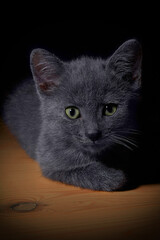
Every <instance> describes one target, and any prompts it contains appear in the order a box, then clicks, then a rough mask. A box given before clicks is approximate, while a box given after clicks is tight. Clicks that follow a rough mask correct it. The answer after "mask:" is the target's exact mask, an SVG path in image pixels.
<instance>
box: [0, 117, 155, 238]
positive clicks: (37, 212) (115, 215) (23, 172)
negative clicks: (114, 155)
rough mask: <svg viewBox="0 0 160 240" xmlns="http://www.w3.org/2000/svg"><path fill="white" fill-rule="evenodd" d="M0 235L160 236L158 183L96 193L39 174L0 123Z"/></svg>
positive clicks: (45, 236) (40, 236)
mask: <svg viewBox="0 0 160 240" xmlns="http://www.w3.org/2000/svg"><path fill="white" fill-rule="evenodd" d="M0 239H3V240H6V239H16V240H19V239H21V240H25V239H27V240H31V239H35V240H37V239H38V240H40V239H44V240H48V239H56V240H59V239H109V240H111V239H123V240H125V239H127V240H128V239H129V240H132V239H150V240H153V239H157V240H158V239H160V184H151V185H144V186H140V187H138V188H137V189H134V190H130V191H124V192H98V191H91V190H86V189H80V188H78V187H74V186H68V185H65V184H62V183H58V182H54V181H51V180H49V179H46V178H44V177H43V176H42V174H41V171H40V168H39V165H38V164H37V163H36V162H35V161H33V160H32V159H30V158H29V157H28V156H27V154H26V153H25V152H24V151H23V149H22V148H21V147H20V146H19V144H18V142H17V141H16V139H15V138H14V137H13V136H12V135H11V133H10V132H9V130H8V129H7V127H6V126H5V125H4V124H3V123H2V122H0Z"/></svg>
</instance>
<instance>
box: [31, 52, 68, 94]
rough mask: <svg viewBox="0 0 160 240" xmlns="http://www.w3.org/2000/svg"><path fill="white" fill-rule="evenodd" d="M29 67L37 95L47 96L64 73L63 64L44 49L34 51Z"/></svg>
mask: <svg viewBox="0 0 160 240" xmlns="http://www.w3.org/2000/svg"><path fill="white" fill-rule="evenodd" d="M30 66H31V71H32V74H33V78H34V81H35V83H36V87H37V90H38V93H40V94H45V95H49V94H51V93H52V92H53V90H54V88H56V87H57V86H58V85H59V83H60V79H61V75H62V73H63V72H64V66H63V62H61V61H60V60H59V59H58V58H57V57H56V56H55V55H53V54H51V53H50V52H48V51H46V50H44V49H40V48H37V49H34V50H33V51H32V52H31V55H30Z"/></svg>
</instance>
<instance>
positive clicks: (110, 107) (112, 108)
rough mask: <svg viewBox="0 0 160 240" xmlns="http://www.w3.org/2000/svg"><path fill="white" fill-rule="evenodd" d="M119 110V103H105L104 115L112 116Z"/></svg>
mask: <svg viewBox="0 0 160 240" xmlns="http://www.w3.org/2000/svg"><path fill="white" fill-rule="evenodd" d="M116 111H117V104H114V103H108V104H106V105H105V107H104V110H103V115H105V116H112V115H113V114H114V113H115V112H116Z"/></svg>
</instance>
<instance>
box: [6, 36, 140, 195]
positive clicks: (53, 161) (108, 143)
mask: <svg viewBox="0 0 160 240" xmlns="http://www.w3.org/2000/svg"><path fill="white" fill-rule="evenodd" d="M141 58H142V53H141V46H140V44H139V43H138V42H137V40H134V39H132V40H128V41H126V42H125V43H124V44H122V45H121V46H120V47H119V48H118V49H117V50H116V51H115V53H114V54H113V55H112V56H111V57H109V58H108V59H107V60H102V59H93V58H90V57H82V58H79V59H77V60H73V61H71V62H62V61H60V60H59V59H58V58H57V57H56V56H54V55H53V54H51V53H49V52H48V51H46V50H43V49H35V50H33V51H32V53H31V58H30V61H31V70H32V73H33V78H34V81H33V80H32V79H29V80H26V81H24V82H23V83H22V84H21V85H19V86H18V87H17V88H16V89H15V91H14V92H13V93H12V94H11V95H10V97H9V98H8V100H7V101H6V103H5V106H4V116H3V117H4V120H5V122H6V123H7V124H8V126H9V127H10V129H11V131H12V132H13V134H14V135H15V136H17V138H18V139H19V141H20V143H21V145H22V147H23V148H24V149H25V150H26V152H27V153H28V154H29V155H30V156H31V157H32V158H34V159H36V160H37V161H38V162H39V164H40V167H41V169H42V172H43V174H44V176H46V177H49V178H52V179H54V180H58V181H62V182H64V183H68V184H73V185H76V186H80V187H83V188H90V189H94V190H103V191H113V190H119V189H121V188H123V187H124V186H125V184H126V182H127V178H126V175H125V173H124V172H123V171H122V170H121V167H120V166H119V167H118V168H117V167H115V168H114V166H112V167H110V166H109V162H110V159H109V157H110V152H112V151H113V152H114V151H116V145H117V144H122V146H121V147H122V148H124V147H125V146H126V147H129V148H131V147H132V143H129V142H128V141H127V138H126V137H127V134H129V133H131V129H133V128H135V126H134V120H133V118H134V115H135V109H134V108H133V104H131V103H133V102H134V101H135V100H136V98H137V90H138V89H139V88H140V85H141ZM107 103H116V104H118V108H117V111H116V113H115V114H114V115H113V116H109V117H108V116H103V115H102V111H103V107H104V105H105V104H107ZM69 106H76V107H78V108H79V109H80V113H81V116H80V117H79V118H77V119H75V120H72V119H69V118H68V117H67V116H66V114H65V108H66V107H69ZM97 132H98V133H100V134H101V137H99V139H98V140H97V141H95V142H93V141H92V140H91V139H90V138H89V137H88V134H92V133H93V134H94V133H95V134H96V133H97ZM116 134H117V136H118V135H119V136H121V139H120V138H118V137H117V138H116ZM122 137H124V138H123V140H122ZM125 139H126V140H125ZM119 159H120V156H119ZM121 159H122V160H123V156H121Z"/></svg>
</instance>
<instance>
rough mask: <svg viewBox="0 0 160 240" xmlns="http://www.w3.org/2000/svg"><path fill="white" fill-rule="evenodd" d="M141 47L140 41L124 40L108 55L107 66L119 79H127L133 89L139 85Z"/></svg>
mask: <svg viewBox="0 0 160 240" xmlns="http://www.w3.org/2000/svg"><path fill="white" fill-rule="evenodd" d="M141 63H142V48H141V45H140V43H139V42H138V41H137V40H135V39H131V40H128V41H126V42H124V43H123V44H122V45H121V46H120V47H119V48H118V49H117V50H116V51H115V52H114V54H113V55H112V56H111V57H110V60H109V67H110V68H111V69H112V73H113V74H114V75H116V76H117V77H118V78H120V79H124V80H126V81H129V82H130V84H131V85H132V87H133V88H134V89H138V88H139V87H140V86H141Z"/></svg>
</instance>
